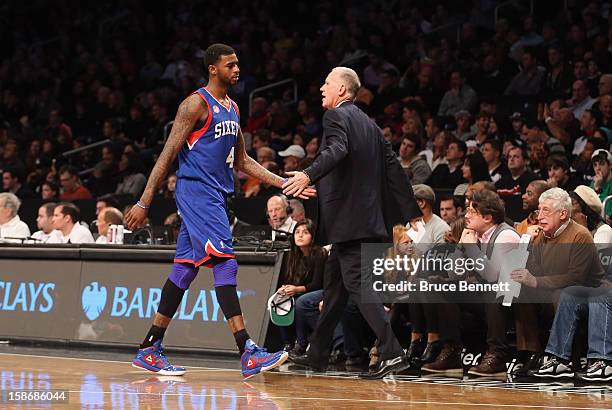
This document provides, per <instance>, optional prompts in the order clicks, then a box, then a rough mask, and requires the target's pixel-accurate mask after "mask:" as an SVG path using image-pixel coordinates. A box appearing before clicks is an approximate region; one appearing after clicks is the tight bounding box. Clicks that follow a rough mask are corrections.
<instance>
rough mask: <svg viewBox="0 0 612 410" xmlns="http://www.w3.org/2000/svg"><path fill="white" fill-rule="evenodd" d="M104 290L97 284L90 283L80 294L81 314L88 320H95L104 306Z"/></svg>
mask: <svg viewBox="0 0 612 410" xmlns="http://www.w3.org/2000/svg"><path fill="white" fill-rule="evenodd" d="M106 296H107V292H106V288H105V287H104V286H100V284H99V283H98V282H91V283H90V284H89V285H87V286H85V288H84V289H83V293H82V294H81V306H82V307H83V313H85V316H87V319H89V320H96V319H97V318H98V317H99V316H100V313H102V311H103V310H104V307H105V306H106Z"/></svg>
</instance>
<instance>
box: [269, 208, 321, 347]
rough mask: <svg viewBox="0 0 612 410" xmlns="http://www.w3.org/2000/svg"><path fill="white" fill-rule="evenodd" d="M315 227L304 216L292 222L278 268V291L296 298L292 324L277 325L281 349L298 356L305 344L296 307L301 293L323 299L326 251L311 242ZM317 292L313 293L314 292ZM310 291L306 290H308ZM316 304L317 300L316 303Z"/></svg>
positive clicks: (305, 328) (304, 327)
mask: <svg viewBox="0 0 612 410" xmlns="http://www.w3.org/2000/svg"><path fill="white" fill-rule="evenodd" d="M315 231H316V229H315V226H314V223H313V222H312V220H310V219H305V220H303V221H300V222H298V223H297V224H296V225H295V229H294V231H293V236H291V240H290V241H291V249H290V250H289V253H288V255H286V256H285V257H284V258H283V264H282V267H281V272H282V273H281V275H282V277H281V281H280V283H281V284H282V285H281V286H280V288H279V289H278V291H280V292H283V293H284V294H285V295H287V296H293V298H294V299H295V300H296V316H295V322H294V324H293V325H292V326H280V327H279V328H280V331H281V335H282V338H283V344H284V345H285V350H291V349H294V343H295V342H296V340H297V345H295V349H294V350H293V353H295V354H297V355H301V354H303V353H304V352H305V351H306V346H308V326H307V323H305V322H306V321H305V318H304V317H303V316H302V315H301V309H299V308H298V305H299V301H300V299H301V298H302V297H306V295H305V294H309V295H310V297H316V299H318V300H323V291H322V289H321V288H322V287H323V269H324V267H325V261H326V260H327V251H326V250H325V249H323V248H321V247H320V246H318V245H315V243H314V233H315ZM313 291H317V292H316V293H317V294H316V295H313V294H315V292H313ZM309 292H310V293H309ZM316 303H317V305H318V303H319V302H318V301H317V302H316Z"/></svg>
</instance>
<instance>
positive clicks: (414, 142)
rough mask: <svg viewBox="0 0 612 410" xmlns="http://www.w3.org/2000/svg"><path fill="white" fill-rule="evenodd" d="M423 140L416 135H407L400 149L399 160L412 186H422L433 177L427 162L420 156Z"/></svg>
mask: <svg viewBox="0 0 612 410" xmlns="http://www.w3.org/2000/svg"><path fill="white" fill-rule="evenodd" d="M419 151H421V139H420V138H419V137H417V136H416V135H414V134H406V135H405V136H404V138H403V139H402V143H401V145H400V148H399V160H400V164H401V165H402V168H404V172H406V175H407V176H408V179H409V180H410V183H411V184H413V185H414V184H422V183H423V182H425V181H426V180H427V178H429V176H430V175H431V168H429V164H428V163H427V160H426V159H425V158H423V157H422V156H420V155H418V152H419Z"/></svg>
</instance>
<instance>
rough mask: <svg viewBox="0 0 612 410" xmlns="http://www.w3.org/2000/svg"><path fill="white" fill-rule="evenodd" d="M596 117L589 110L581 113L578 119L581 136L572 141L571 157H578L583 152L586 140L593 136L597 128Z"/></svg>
mask: <svg viewBox="0 0 612 410" xmlns="http://www.w3.org/2000/svg"><path fill="white" fill-rule="evenodd" d="M597 117H598V115H597V114H595V113H594V112H593V111H592V110H591V109H588V110H584V112H583V113H582V116H581V117H580V131H582V136H581V137H580V138H578V139H577V140H576V141H574V147H573V149H572V155H575V156H578V155H580V154H581V153H582V151H583V150H584V147H585V145H586V143H587V140H588V139H589V138H591V137H593V135H595V131H597V128H599V124H598V118H597Z"/></svg>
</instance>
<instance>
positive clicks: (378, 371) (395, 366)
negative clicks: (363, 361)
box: [362, 354, 410, 379]
mask: <svg viewBox="0 0 612 410" xmlns="http://www.w3.org/2000/svg"><path fill="white" fill-rule="evenodd" d="M409 367H410V360H409V359H408V356H406V355H403V354H402V355H399V356H396V357H392V358H391V359H387V360H381V361H379V362H378V365H377V366H376V368H375V369H374V370H371V371H370V373H368V374H365V375H363V376H362V377H363V378H364V379H382V378H384V377H385V376H386V375H388V374H390V373H399V372H401V371H403V370H406V369H407V368H409Z"/></svg>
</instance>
